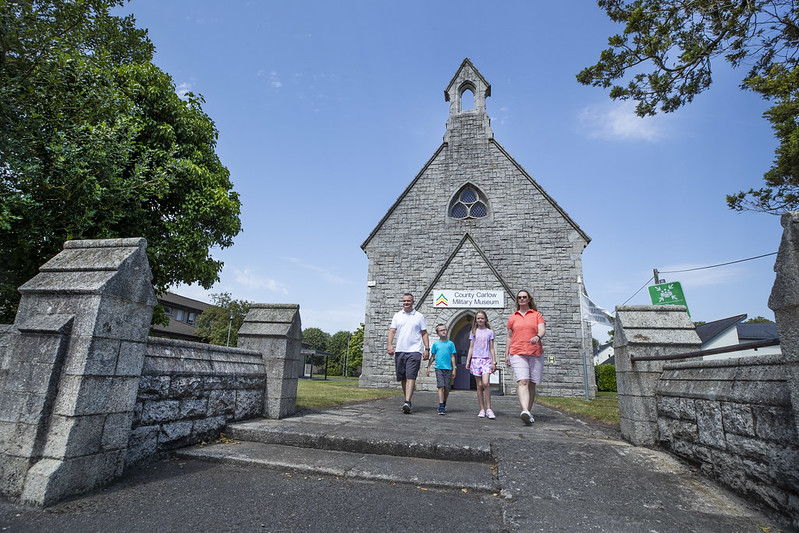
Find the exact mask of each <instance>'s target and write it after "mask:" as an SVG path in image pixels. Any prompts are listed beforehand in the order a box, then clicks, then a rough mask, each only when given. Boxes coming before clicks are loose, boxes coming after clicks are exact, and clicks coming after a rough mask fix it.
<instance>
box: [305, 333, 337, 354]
mask: <svg viewBox="0 0 799 533" xmlns="http://www.w3.org/2000/svg"><path fill="white" fill-rule="evenodd" d="M302 342H305V343H307V344H309V345H310V346H311V348H313V349H314V350H319V351H320V352H326V351H327V347H328V344H329V343H330V333H326V332H324V331H322V330H321V329H319V328H305V329H304V330H302Z"/></svg>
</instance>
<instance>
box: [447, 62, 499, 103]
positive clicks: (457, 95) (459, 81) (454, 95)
mask: <svg viewBox="0 0 799 533" xmlns="http://www.w3.org/2000/svg"><path fill="white" fill-rule="evenodd" d="M467 91H471V93H472V94H473V95H474V108H473V109H463V94H464V93H465V92H467ZM489 96H491V84H490V83H488V82H487V81H486V79H485V78H484V77H483V75H482V74H480V72H479V71H478V70H477V69H476V68H475V67H474V65H472V62H471V61H470V60H469V58H468V57H467V58H466V59H464V60H463V63H461V66H460V68H458V71H457V72H456V73H455V75H454V76H453V77H452V80H451V81H450V82H449V85H448V86H447V88H446V89H444V99H445V100H446V101H447V102H449V114H450V116H452V115H458V114H460V113H464V112H470V111H471V112H478V113H485V110H486V98H488V97H489Z"/></svg>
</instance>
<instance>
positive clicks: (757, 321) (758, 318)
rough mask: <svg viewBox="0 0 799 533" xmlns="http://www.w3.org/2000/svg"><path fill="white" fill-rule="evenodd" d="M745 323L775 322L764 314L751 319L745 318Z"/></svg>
mask: <svg viewBox="0 0 799 533" xmlns="http://www.w3.org/2000/svg"><path fill="white" fill-rule="evenodd" d="M742 323H743V324H774V321H773V320H769V319H768V318H766V317H764V316H760V315H757V316H756V317H754V318H750V319H749V320H744V321H743V322H742Z"/></svg>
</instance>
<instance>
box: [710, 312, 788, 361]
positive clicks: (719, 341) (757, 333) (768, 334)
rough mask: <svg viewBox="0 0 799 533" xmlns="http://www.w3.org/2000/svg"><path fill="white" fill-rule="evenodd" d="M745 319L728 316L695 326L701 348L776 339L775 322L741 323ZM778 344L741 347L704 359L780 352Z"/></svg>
mask: <svg viewBox="0 0 799 533" xmlns="http://www.w3.org/2000/svg"><path fill="white" fill-rule="evenodd" d="M744 320H746V315H745V314H743V315H736V316H731V317H729V318H722V319H720V320H714V321H713V322H707V323H705V324H700V325H698V326H696V334H697V335H699V338H700V339H701V340H702V350H711V349H713V348H723V347H726V346H735V345H741V346H742V348H744V347H745V345H746V344H748V343H753V342H758V341H766V340H772V339H778V338H779V333H778V332H777V324H773V323H765V324H742V323H741V322H743V321H744ZM780 353H782V352H781V351H780V346H779V344H778V345H775V346H766V347H763V348H752V349H748V350H747V349H742V350H740V351H736V352H728V353H721V354H714V355H706V356H704V357H703V359H704V360H706V361H708V360H712V359H729V358H732V357H747V356H752V355H771V354H777V355H778V354H780Z"/></svg>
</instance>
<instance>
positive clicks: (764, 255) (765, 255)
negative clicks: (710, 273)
mask: <svg viewBox="0 0 799 533" xmlns="http://www.w3.org/2000/svg"><path fill="white" fill-rule="evenodd" d="M770 255H777V252H771V253H768V254H763V255H757V256H755V257H747V258H746V259H738V260H736V261H727V262H726V263H718V264H716V265H708V266H703V267H696V268H686V269H684V270H659V271H658V272H659V273H661V274H678V273H680V272H693V271H695V270H706V269H708V268H717V267H722V266H727V265H734V264H735V263H743V262H744V261H752V260H753V259H761V258H763V257H768V256H770ZM653 279H655V276H650V277H649V279H648V280H646V282H645V283H644V284H643V285H642V286H641V288H640V289H638V290H637V291H635V293H634V294H633V295H632V296H630V297H629V298H627V299H626V300H625V301H624V303H623V304H621V305H625V304H626V303H627V302H629V301H630V300H632V299H633V298H635V296H636V295H637V294H638V293H639V292H641V291H642V290H643V289H644V287H646V286H647V285H648V284H649V282H650V281H652V280H653Z"/></svg>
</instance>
